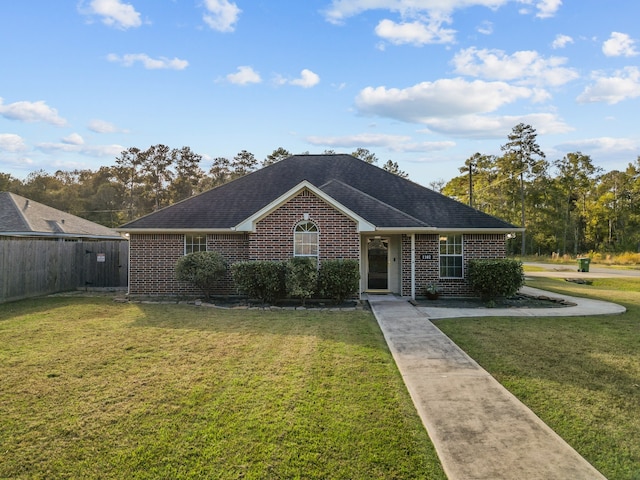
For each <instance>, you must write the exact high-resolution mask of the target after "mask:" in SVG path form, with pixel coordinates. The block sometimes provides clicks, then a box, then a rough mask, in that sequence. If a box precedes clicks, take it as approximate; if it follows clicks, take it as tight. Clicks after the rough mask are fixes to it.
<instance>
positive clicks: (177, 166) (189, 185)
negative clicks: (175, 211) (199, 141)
mask: <svg viewBox="0 0 640 480" xmlns="http://www.w3.org/2000/svg"><path fill="white" fill-rule="evenodd" d="M201 161H202V155H199V154H197V153H195V152H193V151H192V150H191V148H189V147H182V148H180V149H176V148H174V149H173V150H171V162H172V164H173V168H174V170H175V178H174V180H173V182H171V185H170V186H169V193H170V196H171V201H172V202H179V201H180V200H184V199H185V198H189V197H191V196H192V195H194V194H196V193H197V192H198V190H199V189H198V186H199V185H200V183H201V182H202V179H203V177H204V172H203V171H202V169H201V168H200V162H201Z"/></svg>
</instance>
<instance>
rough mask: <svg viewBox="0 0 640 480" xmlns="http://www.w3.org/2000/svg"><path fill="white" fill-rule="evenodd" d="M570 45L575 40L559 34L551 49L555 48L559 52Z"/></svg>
mask: <svg viewBox="0 0 640 480" xmlns="http://www.w3.org/2000/svg"><path fill="white" fill-rule="evenodd" d="M570 43H573V38H571V37H570V36H569V35H563V34H560V33H559V34H558V35H556V38H555V39H554V40H553V43H552V44H551V48H553V49H554V50H557V49H558V48H564V47H566V46H567V45H568V44H570Z"/></svg>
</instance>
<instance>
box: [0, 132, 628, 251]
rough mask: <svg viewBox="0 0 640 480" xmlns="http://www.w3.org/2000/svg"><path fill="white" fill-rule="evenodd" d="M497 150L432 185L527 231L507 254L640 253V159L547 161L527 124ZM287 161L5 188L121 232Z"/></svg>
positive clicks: (144, 155)
mask: <svg viewBox="0 0 640 480" xmlns="http://www.w3.org/2000/svg"><path fill="white" fill-rule="evenodd" d="M501 152H502V155H486V154H482V153H475V154H474V155H472V156H471V157H469V158H467V159H466V160H465V161H464V164H463V165H462V166H461V167H460V168H459V172H460V175H459V176H457V177H454V178H453V179H451V180H450V181H448V182H445V181H443V180H434V181H432V182H431V183H430V184H429V186H430V187H431V188H432V189H434V190H438V191H441V192H442V193H443V194H445V195H447V196H449V197H452V198H455V199H457V200H459V201H461V202H463V203H468V204H470V205H471V206H473V207H474V208H476V209H478V210H480V211H482V212H485V213H488V214H490V215H494V216H496V217H498V218H501V219H504V220H506V221H508V222H510V223H513V224H514V225H517V226H521V225H524V226H525V228H526V232H525V234H524V235H521V234H520V233H518V234H517V235H516V237H515V238H512V239H511V240H509V242H508V245H509V247H508V248H509V252H510V253H514V254H542V255H550V254H552V253H556V254H560V255H564V254H571V255H577V254H581V253H587V252H589V251H598V252H612V253H619V252H625V251H634V252H636V251H639V250H640V157H638V159H637V160H636V161H635V163H629V164H628V166H627V168H626V169H625V170H624V171H620V170H613V171H610V172H606V173H605V172H603V170H602V169H601V168H599V167H597V166H596V165H594V163H593V161H592V159H591V157H590V156H589V155H585V154H583V153H581V152H573V153H568V154H567V155H565V156H564V157H563V158H561V159H556V160H554V161H552V162H550V161H548V160H547V159H546V155H545V154H544V152H543V151H542V149H541V148H540V146H539V145H538V143H537V133H536V130H535V128H533V127H532V126H531V125H525V124H522V123H521V124H518V125H516V126H515V127H513V129H512V131H511V133H510V134H509V135H508V137H507V141H506V142H505V144H504V145H502V146H501ZM304 153H308V152H304ZM323 153H325V154H332V153H335V152H334V151H333V150H325V151H324V152H323ZM352 155H353V156H355V157H357V158H359V159H361V160H362V161H365V162H368V163H371V164H377V163H378V161H379V160H378V158H377V156H376V155H375V154H374V153H372V152H370V151H369V150H367V149H365V148H358V149H356V150H355V151H354V152H352ZM289 156H291V153H290V152H289V151H288V150H286V149H284V148H282V147H279V148H277V149H275V150H273V152H272V153H270V154H269V155H267V157H266V158H264V159H263V160H262V161H259V160H258V159H257V158H256V157H255V155H253V154H252V153H251V152H248V151H247V150H242V151H240V152H239V153H238V154H237V155H236V156H234V157H233V158H225V157H216V158H214V159H213V161H212V163H211V167H210V168H209V170H208V171H204V170H203V168H202V166H201V165H202V159H203V157H202V155H199V154H197V153H195V152H193V151H192V150H191V149H190V148H189V147H182V148H170V147H168V146H166V145H161V144H160V145H153V146H151V147H149V148H148V149H146V150H142V149H139V148H137V147H131V148H128V149H127V150H124V151H123V152H121V153H120V155H119V156H117V157H116V159H115V164H114V165H111V166H103V167H100V168H99V169H98V170H89V169H86V170H73V171H63V170H58V171H57V172H55V173H54V174H49V173H47V172H45V171H44V170H38V171H35V172H32V173H31V174H29V175H28V176H27V177H26V179H25V180H24V181H22V180H19V179H16V178H14V177H12V176H11V175H10V174H6V173H0V191H9V192H13V193H16V194H19V195H22V196H24V197H27V198H30V199H32V200H35V201H37V202H41V203H44V204H45V205H49V206H52V207H54V208H57V209H59V210H63V211H66V212H69V213H72V214H74V215H78V216H80V217H83V218H86V219H88V220H91V221H94V222H96V223H99V224H102V225H105V226H108V227H116V226H118V225H122V224H123V223H125V222H127V221H130V220H133V219H135V218H138V217H140V216H142V215H146V214H148V213H151V212H153V211H155V210H157V209H159V208H163V207H166V206H168V205H171V204H173V203H175V202H179V201H181V200H184V199H186V198H189V197H191V196H192V195H195V194H197V193H201V192H203V191H206V190H208V189H211V188H213V187H216V186H219V185H222V184H224V183H226V182H229V181H231V180H233V179H235V178H238V177H240V176H242V175H246V174H248V173H250V172H253V171H255V170H257V169H258V168H262V167H265V166H268V165H271V164H273V163H276V162H279V161H281V160H283V159H285V158H287V157H289ZM382 168H384V169H385V170H387V171H389V172H391V173H394V174H396V175H400V176H402V177H407V174H406V172H403V171H402V170H401V169H400V168H399V166H398V163H397V162H393V161H391V160H388V161H387V162H386V163H385V164H383V166H382Z"/></svg>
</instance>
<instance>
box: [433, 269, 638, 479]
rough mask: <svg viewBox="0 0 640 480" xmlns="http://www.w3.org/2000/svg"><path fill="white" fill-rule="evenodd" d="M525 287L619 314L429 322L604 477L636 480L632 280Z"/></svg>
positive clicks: (635, 283)
mask: <svg viewBox="0 0 640 480" xmlns="http://www.w3.org/2000/svg"><path fill="white" fill-rule="evenodd" d="M527 284H528V285H530V286H532V287H536V288H540V289H543V290H548V291H553V292H556V293H560V294H562V293H566V294H568V295H573V296H588V297H589V298H597V299H601V300H606V301H611V302H615V303H619V304H621V305H624V306H625V307H626V308H627V312H626V313H624V314H621V315H602V316H584V317H545V318H532V317H485V318H468V319H451V320H449V319H447V320H435V321H434V323H435V324H436V325H437V326H438V328H439V329H441V330H442V331H443V332H444V333H445V334H446V335H447V336H449V337H450V338H452V339H453V340H454V342H455V343H456V344H457V345H459V346H460V347H461V348H463V349H464V350H465V352H467V353H468V354H469V355H470V356H471V357H472V358H474V360H476V361H477V362H478V363H479V364H480V365H481V366H482V367H483V368H485V369H486V370H488V371H489V372H490V373H491V374H492V375H493V376H494V377H495V378H496V379H497V380H498V381H499V382H500V383H501V384H503V385H504V386H505V387H506V388H507V389H508V390H509V391H511V392H512V393H513V394H514V395H515V396H516V397H517V398H519V399H520V400H521V401H522V402H523V403H524V404H525V405H527V406H528V407H529V408H531V409H532V410H533V411H534V412H535V413H536V414H537V415H538V416H539V417H540V418H541V419H542V420H543V421H544V422H545V423H546V424H547V425H549V426H550V427H551V428H553V430H554V431H556V432H557V433H558V434H559V435H560V436H561V437H562V438H564V439H565V440H566V441H567V442H568V443H569V444H570V445H571V446H572V447H573V448H575V449H576V450H577V451H578V453H580V454H581V455H582V456H583V457H584V458H586V459H587V460H588V461H589V462H590V463H591V464H592V465H594V466H595V467H596V468H597V469H598V470H599V471H600V472H602V473H603V474H604V475H605V476H606V477H607V478H610V479H622V480H625V479H629V480H639V479H640V443H639V442H638V441H637V439H638V438H640V279H629V278H627V279H594V281H593V284H592V285H590V286H589V285H577V284H574V283H569V282H565V281H564V280H560V279H546V278H536V279H532V280H530V281H527Z"/></svg>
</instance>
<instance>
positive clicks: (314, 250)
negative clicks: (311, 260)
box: [293, 222, 318, 257]
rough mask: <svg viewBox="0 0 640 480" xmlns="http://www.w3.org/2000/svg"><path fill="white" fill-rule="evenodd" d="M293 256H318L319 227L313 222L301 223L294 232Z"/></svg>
mask: <svg viewBox="0 0 640 480" xmlns="http://www.w3.org/2000/svg"><path fill="white" fill-rule="evenodd" d="M293 256H294V257H317V256H318V226H317V225H316V224H315V223H313V222H300V223H299V224H297V225H296V228H295V229H294V232H293Z"/></svg>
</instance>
